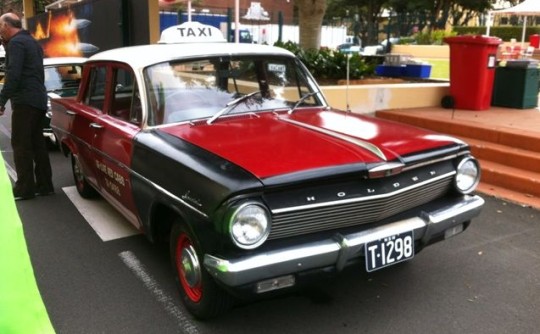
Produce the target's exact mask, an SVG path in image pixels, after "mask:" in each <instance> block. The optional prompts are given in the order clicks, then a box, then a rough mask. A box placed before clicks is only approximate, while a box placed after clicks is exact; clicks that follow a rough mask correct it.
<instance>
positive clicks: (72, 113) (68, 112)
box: [66, 110, 77, 116]
mask: <svg viewBox="0 0 540 334" xmlns="http://www.w3.org/2000/svg"><path fill="white" fill-rule="evenodd" d="M66 114H68V115H69V116H75V115H77V113H76V112H74V111H72V110H66Z"/></svg>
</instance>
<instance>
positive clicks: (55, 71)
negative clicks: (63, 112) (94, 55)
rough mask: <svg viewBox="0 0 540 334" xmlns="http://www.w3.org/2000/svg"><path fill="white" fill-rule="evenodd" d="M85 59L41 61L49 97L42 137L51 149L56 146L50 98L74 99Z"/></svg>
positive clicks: (53, 58) (46, 59)
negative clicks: (51, 123)
mask: <svg viewBox="0 0 540 334" xmlns="http://www.w3.org/2000/svg"><path fill="white" fill-rule="evenodd" d="M86 59H87V58H84V57H51V58H44V59H43V65H44V71H45V88H46V89H47V95H48V96H49V100H48V102H47V109H48V110H47V113H46V116H47V117H46V119H45V121H44V124H43V136H44V137H45V138H46V139H47V142H48V144H49V146H51V147H56V146H57V140H56V136H55V135H54V132H53V131H52V128H51V125H50V122H51V116H52V112H51V98H59V97H74V96H76V95H77V92H78V91H79V83H80V81H81V75H82V67H83V64H84V62H85V61H86Z"/></svg>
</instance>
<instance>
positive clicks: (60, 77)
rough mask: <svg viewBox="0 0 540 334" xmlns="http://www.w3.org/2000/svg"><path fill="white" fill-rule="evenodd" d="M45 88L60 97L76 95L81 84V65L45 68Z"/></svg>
mask: <svg viewBox="0 0 540 334" xmlns="http://www.w3.org/2000/svg"><path fill="white" fill-rule="evenodd" d="M44 73H45V88H46V89H47V92H54V93H56V94H58V95H59V96H61V97H69V96H75V95H77V91H78V90H79V83H80V82H81V73H82V65H79V64H65V65H55V66H45V72H44Z"/></svg>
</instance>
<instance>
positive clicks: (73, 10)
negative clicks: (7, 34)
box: [28, 0, 149, 57]
mask: <svg viewBox="0 0 540 334" xmlns="http://www.w3.org/2000/svg"><path fill="white" fill-rule="evenodd" d="M145 5H146V6H147V4H146V3H144V2H141V1H135V0H93V1H92V0H90V1H81V2H77V3H74V4H72V5H69V6H67V7H63V8H55V9H52V10H49V11H48V12H46V13H43V14H39V15H36V16H34V17H31V18H29V19H28V31H29V32H30V33H31V34H32V35H33V36H34V38H36V39H37V40H38V41H39V43H40V44H41V45H42V47H43V50H44V53H45V56H46V57H64V56H83V57H89V56H91V55H93V54H95V53H96V52H98V51H104V50H109V49H112V48H117V47H122V46H127V45H132V44H146V43H148V42H147V41H148V39H149V37H148V35H149V32H148V28H147V27H148V24H147V23H146V22H148V8H147V7H145ZM145 15H146V17H145ZM143 18H144V21H143ZM136 22H145V24H135V23H136Z"/></svg>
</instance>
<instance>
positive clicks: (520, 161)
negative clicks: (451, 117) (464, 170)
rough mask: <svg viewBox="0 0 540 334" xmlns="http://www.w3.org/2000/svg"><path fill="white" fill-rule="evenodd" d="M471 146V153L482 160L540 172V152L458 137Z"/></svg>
mask: <svg viewBox="0 0 540 334" xmlns="http://www.w3.org/2000/svg"><path fill="white" fill-rule="evenodd" d="M459 138H460V139H462V140H463V141H465V142H466V143H468V144H469V145H470V146H471V151H472V153H473V155H474V156H475V157H476V158H477V159H479V160H483V161H492V162H495V163H498V164H501V165H505V166H509V167H514V168H518V169H522V170H526V171H531V172H540V152H533V151H529V150H523V149H520V148H515V147H510V146H506V145H500V144H496V143H492V142H488V141H484V140H479V139H472V138H468V137H459Z"/></svg>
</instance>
